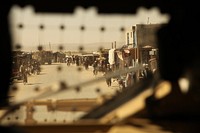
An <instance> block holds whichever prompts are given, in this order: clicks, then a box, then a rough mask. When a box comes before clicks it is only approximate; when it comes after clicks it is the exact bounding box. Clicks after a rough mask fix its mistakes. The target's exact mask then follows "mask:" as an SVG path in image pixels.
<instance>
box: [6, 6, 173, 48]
mask: <svg viewBox="0 0 200 133" xmlns="http://www.w3.org/2000/svg"><path fill="white" fill-rule="evenodd" d="M9 19H10V26H11V33H12V44H13V49H14V47H15V46H16V45H18V44H20V45H21V46H22V49H23V50H26V51H35V50H37V47H38V46H43V48H44V49H46V50H54V51H56V50H58V48H59V47H60V46H62V47H63V48H64V50H65V51H76V50H78V48H79V47H83V48H84V49H85V50H86V51H96V50H98V49H99V48H111V46H112V43H114V42H116V44H117V47H121V46H122V45H124V44H125V32H126V31H127V30H130V29H131V27H132V26H134V25H136V24H160V23H167V22H168V21H169V19H170V17H169V16H168V15H167V14H161V13H160V11H159V9H157V8H151V9H145V8H143V7H141V8H139V9H138V11H137V13H136V14H133V15H122V14H115V15H106V14H98V13H97V9H96V8H95V7H91V8H88V9H83V8H82V7H77V8H75V9H74V13H65V14H61V13H60V14H58V13H57V14H48V13H35V12H34V9H33V8H32V7H31V6H26V7H24V8H21V7H18V6H13V7H12V9H11V11H10V17H9ZM19 24H22V25H23V28H19V26H18V25H19ZM40 25H43V26H44V28H43V29H42V30H41V29H40V28H39V27H40ZM61 25H63V26H64V29H63V30H61V29H60V26H61ZM82 26H83V27H84V30H81V27H82ZM102 27H103V28H104V30H103V31H102V30H100V29H101V28H102ZM122 27H123V28H124V29H125V30H124V31H121V30H120V29H121V28H122Z"/></svg>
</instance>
